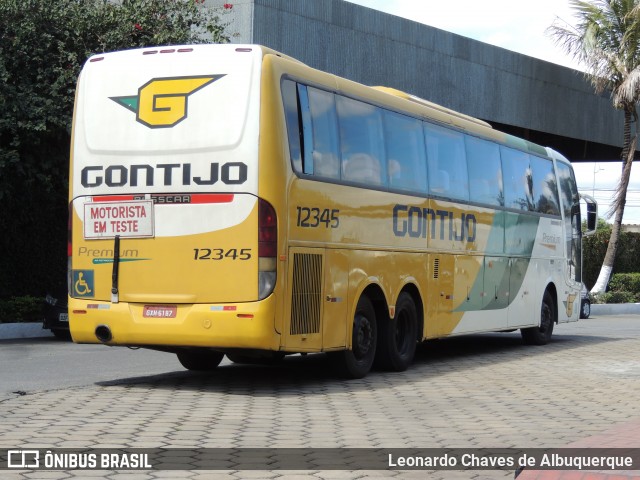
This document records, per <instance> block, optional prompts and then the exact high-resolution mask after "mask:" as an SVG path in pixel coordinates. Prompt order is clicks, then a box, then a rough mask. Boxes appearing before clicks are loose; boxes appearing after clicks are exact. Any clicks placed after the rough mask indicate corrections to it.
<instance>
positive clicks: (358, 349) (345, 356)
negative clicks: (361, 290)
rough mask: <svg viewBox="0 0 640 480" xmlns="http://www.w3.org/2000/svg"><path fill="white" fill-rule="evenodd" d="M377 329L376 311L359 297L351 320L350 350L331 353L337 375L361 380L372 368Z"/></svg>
mask: <svg viewBox="0 0 640 480" xmlns="http://www.w3.org/2000/svg"><path fill="white" fill-rule="evenodd" d="M377 334H378V329H377V325H376V311H375V309H374V308H373V305H372V304H371V300H369V299H368V298H367V297H365V296H363V297H360V300H359V301H358V305H357V306H356V313H355V315H354V318H353V338H352V341H351V344H352V347H351V350H342V351H340V352H332V353H331V359H332V361H333V363H334V366H335V367H336V369H337V370H338V373H339V374H340V375H341V376H343V377H346V378H362V377H364V376H365V375H366V374H367V373H369V371H370V370H371V367H372V366H373V359H374V358H375V355H376V343H377Z"/></svg>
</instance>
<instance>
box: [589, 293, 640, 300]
mask: <svg viewBox="0 0 640 480" xmlns="http://www.w3.org/2000/svg"><path fill="white" fill-rule="evenodd" d="M637 301H638V296H637V295H636V294H634V293H633V292H624V291H620V292H606V293H603V294H601V295H598V303H636V302H637Z"/></svg>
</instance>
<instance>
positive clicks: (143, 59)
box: [69, 45, 278, 352]
mask: <svg viewBox="0 0 640 480" xmlns="http://www.w3.org/2000/svg"><path fill="white" fill-rule="evenodd" d="M262 56H263V51H262V50H261V49H260V48H259V47H255V46H252V47H242V46H238V45H195V46H184V47H170V48H169V47H166V48H164V47H163V48H147V49H139V50H129V51H124V52H116V53H108V54H103V55H97V56H94V57H92V58H90V59H89V60H88V61H87V63H86V65H85V67H84V68H83V71H82V73H81V75H80V79H79V82H78V89H77V97H76V107H75V113H74V127H73V140H72V151H71V173H70V206H69V209H70V221H69V222H70V234H69V256H70V257H69V295H70V303H69V312H70V328H71V333H72V336H73V339H74V341H76V342H78V343H100V342H101V343H107V344H110V345H140V346H150V347H152V348H158V347H159V348H164V349H166V350H169V351H177V352H179V351H180V348H181V347H218V348H220V349H225V348H248V349H264V350H269V349H277V348H278V337H277V334H276V332H275V330H274V315H275V302H274V299H273V297H274V296H273V295H270V293H271V291H272V289H273V286H274V282H275V256H276V249H277V245H276V241H277V225H276V216H275V212H274V210H273V207H272V206H271V204H270V203H269V201H268V199H267V200H265V199H261V198H260V197H259V195H258V148H259V146H258V139H259V115H260V82H261V74H260V72H261V64H262ZM165 347H166V348H165ZM173 347H177V348H173Z"/></svg>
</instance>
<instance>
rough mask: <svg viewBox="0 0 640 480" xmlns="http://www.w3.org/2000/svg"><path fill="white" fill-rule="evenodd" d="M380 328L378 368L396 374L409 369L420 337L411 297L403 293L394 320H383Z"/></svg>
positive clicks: (377, 354) (399, 298)
mask: <svg viewBox="0 0 640 480" xmlns="http://www.w3.org/2000/svg"><path fill="white" fill-rule="evenodd" d="M378 327H380V331H379V333H378V346H377V347H378V349H377V353H376V366H379V367H381V368H383V369H385V370H392V371H396V372H402V371H404V370H406V369H407V368H409V365H411V362H413V356H414V355H415V353H416V346H417V337H418V310H417V309H416V304H415V302H414V301H413V298H412V297H411V295H409V294H408V293H406V292H402V293H401V294H400V296H399V297H398V301H397V302H396V314H395V316H394V318H393V319H388V320H383V321H382V322H380V324H379V325H378Z"/></svg>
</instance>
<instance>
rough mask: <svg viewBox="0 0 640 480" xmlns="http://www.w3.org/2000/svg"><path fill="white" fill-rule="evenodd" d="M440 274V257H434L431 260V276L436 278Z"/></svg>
mask: <svg viewBox="0 0 640 480" xmlns="http://www.w3.org/2000/svg"><path fill="white" fill-rule="evenodd" d="M439 276H440V259H439V258H436V259H435V260H434V261H433V278H434V279H435V278H438V277H439Z"/></svg>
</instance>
